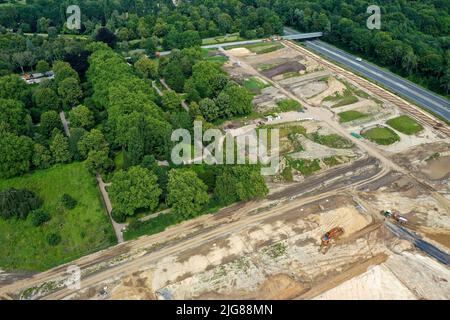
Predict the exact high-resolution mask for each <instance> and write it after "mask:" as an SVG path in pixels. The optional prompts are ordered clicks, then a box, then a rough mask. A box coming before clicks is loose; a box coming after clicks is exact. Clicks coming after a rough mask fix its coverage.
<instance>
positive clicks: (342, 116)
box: [338, 110, 370, 122]
mask: <svg viewBox="0 0 450 320" xmlns="http://www.w3.org/2000/svg"><path fill="white" fill-rule="evenodd" d="M338 116H339V121H340V122H350V121H354V120H356V119H361V118H365V117H368V116H370V115H369V114H367V113H362V112H359V111H355V110H349V111H344V112H340V113H338Z"/></svg>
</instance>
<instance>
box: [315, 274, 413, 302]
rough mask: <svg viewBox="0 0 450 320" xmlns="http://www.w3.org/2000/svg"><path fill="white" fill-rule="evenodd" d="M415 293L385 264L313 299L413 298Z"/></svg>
mask: <svg viewBox="0 0 450 320" xmlns="http://www.w3.org/2000/svg"><path fill="white" fill-rule="evenodd" d="M413 299H416V297H415V295H414V294H413V293H412V292H411V291H410V290H409V289H408V288H407V287H406V286H404V285H403V284H402V283H401V282H400V281H399V280H398V279H397V278H396V277H395V276H394V274H393V273H392V272H391V271H390V270H389V269H388V268H387V267H385V266H383V265H377V266H373V267H371V268H370V269H369V270H368V271H366V272H365V273H363V274H362V275H359V276H357V277H355V278H353V279H351V280H349V281H346V282H344V283H343V284H341V285H339V286H337V287H335V288H333V289H331V290H329V291H327V292H325V293H323V294H321V295H319V296H317V297H315V298H314V300H413Z"/></svg>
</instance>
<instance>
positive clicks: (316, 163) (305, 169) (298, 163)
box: [286, 158, 321, 176]
mask: <svg viewBox="0 0 450 320" xmlns="http://www.w3.org/2000/svg"><path fill="white" fill-rule="evenodd" d="M286 159H287V162H288V165H289V166H291V167H292V168H293V169H295V170H297V171H299V172H300V173H301V174H302V175H304V176H309V175H311V174H313V173H314V172H316V171H319V170H320V169H321V168H320V160H319V159H314V160H310V159H291V158H286Z"/></svg>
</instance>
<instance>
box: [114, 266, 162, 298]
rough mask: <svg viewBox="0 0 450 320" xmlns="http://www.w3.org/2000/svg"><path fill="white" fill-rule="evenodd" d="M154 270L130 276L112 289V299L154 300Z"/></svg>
mask: <svg viewBox="0 0 450 320" xmlns="http://www.w3.org/2000/svg"><path fill="white" fill-rule="evenodd" d="M151 278H152V272H149V271H147V272H143V273H142V274H140V275H139V276H128V277H125V278H123V279H122V281H121V283H120V284H119V285H118V286H116V287H115V288H114V289H113V290H112V291H111V296H110V299H111V300H154V299H155V295H154V294H153V289H152V285H151Z"/></svg>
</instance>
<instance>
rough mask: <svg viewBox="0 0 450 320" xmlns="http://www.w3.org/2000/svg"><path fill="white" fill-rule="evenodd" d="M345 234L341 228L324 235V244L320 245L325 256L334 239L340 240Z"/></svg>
mask: <svg viewBox="0 0 450 320" xmlns="http://www.w3.org/2000/svg"><path fill="white" fill-rule="evenodd" d="M343 234H344V229H343V228H341V227H335V228H333V229H331V230H330V231H328V232H326V233H324V234H323V235H322V238H321V240H322V243H321V245H320V251H322V252H323V253H324V254H325V253H326V252H327V251H328V249H329V244H330V242H331V241H332V240H333V239H337V238H339V237H340V236H341V235H343ZM324 248H325V250H323V249H324Z"/></svg>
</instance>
